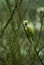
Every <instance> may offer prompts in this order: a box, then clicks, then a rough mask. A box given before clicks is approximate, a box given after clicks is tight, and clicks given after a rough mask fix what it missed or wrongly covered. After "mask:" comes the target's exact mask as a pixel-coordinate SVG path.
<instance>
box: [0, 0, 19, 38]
mask: <svg viewBox="0 0 44 65" xmlns="http://www.w3.org/2000/svg"><path fill="white" fill-rule="evenodd" d="M17 2H18V0H17ZM17 2H16V5H15V7H14V10H13V12H12V14H11V16H10V18H9V20H8V21H7V23H6V25H5V26H4V28H3V30H2V33H1V35H0V38H1V37H2V36H3V34H4V31H5V29H6V28H7V26H8V24H9V23H10V21H11V19H12V17H13V15H14V13H15V9H16V8H17Z"/></svg>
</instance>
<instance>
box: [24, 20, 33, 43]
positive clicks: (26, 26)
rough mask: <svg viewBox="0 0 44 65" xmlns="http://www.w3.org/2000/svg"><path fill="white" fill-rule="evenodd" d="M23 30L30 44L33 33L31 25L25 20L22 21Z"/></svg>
mask: <svg viewBox="0 0 44 65" xmlns="http://www.w3.org/2000/svg"><path fill="white" fill-rule="evenodd" d="M23 26H24V30H25V32H26V35H27V37H28V39H29V40H30V42H32V40H33V37H34V31H33V28H32V26H31V25H29V22H28V21H27V20H25V21H23Z"/></svg>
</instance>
